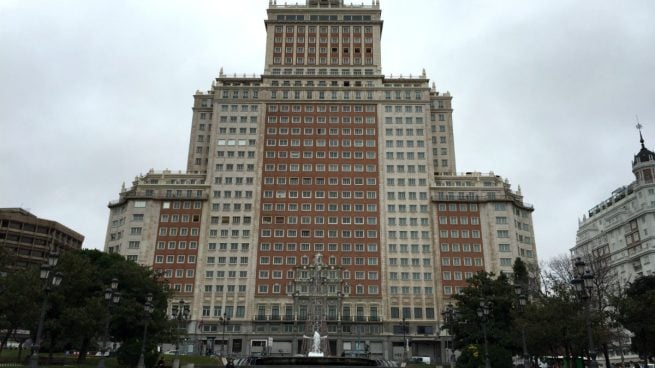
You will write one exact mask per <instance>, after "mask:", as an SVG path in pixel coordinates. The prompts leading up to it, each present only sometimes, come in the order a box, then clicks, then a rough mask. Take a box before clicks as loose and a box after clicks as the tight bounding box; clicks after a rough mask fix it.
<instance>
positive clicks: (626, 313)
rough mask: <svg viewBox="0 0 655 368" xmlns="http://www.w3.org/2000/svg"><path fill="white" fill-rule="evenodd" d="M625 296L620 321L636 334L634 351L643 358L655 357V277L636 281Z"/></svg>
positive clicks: (633, 341)
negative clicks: (654, 307)
mask: <svg viewBox="0 0 655 368" xmlns="http://www.w3.org/2000/svg"><path fill="white" fill-rule="evenodd" d="M625 294H626V295H625V298H624V299H623V300H622V305H621V315H620V316H619V321H620V322H621V323H622V324H623V326H625V328H627V329H628V330H630V331H631V332H632V333H633V334H634V336H633V338H632V350H633V351H636V352H638V353H639V355H641V356H645V357H649V358H650V357H652V356H655V314H654V313H653V305H655V275H650V276H644V277H640V278H638V279H636V280H635V281H633V282H632V283H630V286H629V287H628V289H627V290H626V293H625Z"/></svg>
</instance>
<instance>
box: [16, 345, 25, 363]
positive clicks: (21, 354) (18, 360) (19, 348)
mask: <svg viewBox="0 0 655 368" xmlns="http://www.w3.org/2000/svg"><path fill="white" fill-rule="evenodd" d="M23 342H24V341H21V342H20V343H19V344H18V357H17V358H16V363H20V358H21V357H22V356H23Z"/></svg>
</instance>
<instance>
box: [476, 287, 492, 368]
mask: <svg viewBox="0 0 655 368" xmlns="http://www.w3.org/2000/svg"><path fill="white" fill-rule="evenodd" d="M491 307H492V306H491V302H487V301H485V300H481V301H480V306H479V307H478V309H477V312H478V317H480V320H481V321H482V336H483V337H484V368H491V362H490V361H489V343H488V341H487V320H489V317H490V316H489V315H490V313H491Z"/></svg>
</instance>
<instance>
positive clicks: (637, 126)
mask: <svg viewBox="0 0 655 368" xmlns="http://www.w3.org/2000/svg"><path fill="white" fill-rule="evenodd" d="M635 117H636V118H637V125H636V126H635V128H637V129H638V130H639V142H641V148H644V137H643V136H642V135H641V128H643V127H644V126H643V125H641V123H640V122H639V115H635Z"/></svg>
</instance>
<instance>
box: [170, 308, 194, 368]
mask: <svg viewBox="0 0 655 368" xmlns="http://www.w3.org/2000/svg"><path fill="white" fill-rule="evenodd" d="M189 313H190V311H189V304H188V303H185V302H184V300H181V299H180V301H179V302H178V303H177V310H173V314H172V317H173V319H175V320H177V326H176V327H177V339H176V341H175V359H174V360H173V368H179V367H180V330H181V329H182V327H183V326H184V324H185V323H186V321H187V320H188V319H189ZM180 325H182V327H180Z"/></svg>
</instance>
